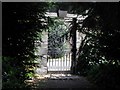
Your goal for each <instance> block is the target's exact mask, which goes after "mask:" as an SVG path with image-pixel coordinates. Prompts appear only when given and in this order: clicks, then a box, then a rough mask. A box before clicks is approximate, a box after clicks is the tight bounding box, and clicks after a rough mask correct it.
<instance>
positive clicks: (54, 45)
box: [48, 19, 67, 58]
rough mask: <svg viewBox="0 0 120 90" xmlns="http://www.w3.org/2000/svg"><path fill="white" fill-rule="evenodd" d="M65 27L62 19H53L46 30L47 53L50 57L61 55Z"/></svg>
mask: <svg viewBox="0 0 120 90" xmlns="http://www.w3.org/2000/svg"><path fill="white" fill-rule="evenodd" d="M66 30H67V27H66V26H65V24H64V22H63V21H60V20H57V19H56V20H54V21H53V23H52V25H51V27H49V30H48V32H49V33H48V54H49V55H50V56H51V57H52V58H57V57H62V56H63V55H64V53H65V51H64V49H65V47H64V45H65V43H64V37H62V35H64V34H65V33H66Z"/></svg>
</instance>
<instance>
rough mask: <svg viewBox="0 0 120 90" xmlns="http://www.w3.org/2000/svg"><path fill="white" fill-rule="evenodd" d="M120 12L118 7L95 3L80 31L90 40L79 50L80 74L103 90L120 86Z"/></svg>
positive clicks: (85, 41) (82, 44)
mask: <svg viewBox="0 0 120 90" xmlns="http://www.w3.org/2000/svg"><path fill="white" fill-rule="evenodd" d="M86 5H88V6H89V4H86ZM83 8H84V7H83ZM103 8H104V9H103ZM119 9H120V8H119V4H118V3H93V6H92V7H91V6H90V9H89V11H88V13H87V14H86V15H88V17H87V18H86V19H85V20H84V21H83V24H82V27H80V28H79V31H80V32H82V33H84V34H86V36H85V38H84V39H83V40H82V43H81V46H80V48H79V54H78V64H77V69H78V72H80V74H81V75H85V76H86V75H87V76H88V77H89V76H90V78H91V80H92V81H93V82H94V83H96V84H97V85H98V86H100V87H113V88H114V87H115V88H119V87H118V86H119V85H120V82H119V81H120V79H119V76H120V75H119V69H120V61H119V60H120V56H119V53H120V49H119V48H120V44H119V43H118V42H119V40H120V38H119V37H120V32H119V31H120V28H119V25H120V24H119V22H118V18H119V13H118V12H119Z"/></svg>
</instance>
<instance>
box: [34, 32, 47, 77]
mask: <svg viewBox="0 0 120 90" xmlns="http://www.w3.org/2000/svg"><path fill="white" fill-rule="evenodd" d="M38 44H39V43H38ZM47 52H48V32H43V33H42V42H41V45H38V46H37V52H35V54H36V55H37V56H39V58H38V59H37V62H38V63H39V64H38V67H37V68H36V70H35V73H36V74H39V75H43V74H47Z"/></svg>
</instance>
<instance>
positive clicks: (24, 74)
mask: <svg viewBox="0 0 120 90" xmlns="http://www.w3.org/2000/svg"><path fill="white" fill-rule="evenodd" d="M61 5H62V7H64V8H61V9H66V10H68V12H69V13H76V14H78V15H79V14H81V15H83V16H87V18H85V19H84V20H83V22H80V23H79V22H78V25H77V26H78V27H77V30H78V31H79V32H80V33H83V34H85V38H84V39H83V40H82V42H81V45H80V47H79V52H78V53H77V72H78V74H79V75H83V76H86V77H88V79H89V80H90V81H91V82H93V83H94V84H96V85H98V87H105V88H106V87H113V88H119V85H120V77H119V76H120V73H119V72H120V55H119V54H120V43H119V41H120V22H119V18H120V13H119V11H120V5H119V3H82V2H79V3H73V2H72V3H71V2H69V3H68V2H67V3H65V2H62V3H53V2H51V3H48V2H40V3H37V2H36V3H18V2H17V3H15V2H14V3H13V2H9V3H2V25H3V26H2V27H3V29H2V79H3V81H2V82H3V88H25V87H26V85H25V84H24V80H26V79H28V78H29V76H30V75H32V74H31V73H33V70H28V66H29V67H33V66H34V63H33V61H34V60H35V59H36V58H37V57H36V56H35V55H34V52H35V50H36V47H35V46H34V41H35V40H40V41H41V37H40V33H42V31H44V30H46V29H47V28H48V27H50V25H51V24H52V22H51V24H50V23H48V21H47V17H46V16H45V12H46V11H51V10H53V9H50V8H54V11H56V10H57V8H60V6H61ZM86 10H88V12H86ZM80 24H82V26H81V25H80ZM38 33H39V34H38Z"/></svg>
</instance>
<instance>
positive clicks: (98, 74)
mask: <svg viewBox="0 0 120 90" xmlns="http://www.w3.org/2000/svg"><path fill="white" fill-rule="evenodd" d="M119 72H120V66H115V65H113V64H102V65H95V66H92V68H91V70H90V71H89V72H88V75H87V76H88V78H89V79H90V81H92V82H93V83H94V84H96V85H97V86H98V87H101V88H120V87H119V86H120V78H119V76H120V73H119Z"/></svg>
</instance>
